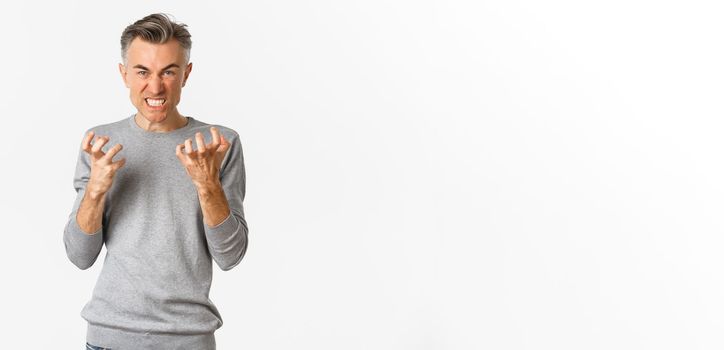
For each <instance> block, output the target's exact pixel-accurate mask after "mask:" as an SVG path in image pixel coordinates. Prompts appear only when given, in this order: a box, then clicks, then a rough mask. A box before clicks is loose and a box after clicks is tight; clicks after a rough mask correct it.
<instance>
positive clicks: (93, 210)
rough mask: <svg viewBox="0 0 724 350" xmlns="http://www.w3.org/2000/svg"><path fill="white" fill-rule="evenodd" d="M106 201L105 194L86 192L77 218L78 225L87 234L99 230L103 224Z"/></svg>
mask: <svg viewBox="0 0 724 350" xmlns="http://www.w3.org/2000/svg"><path fill="white" fill-rule="evenodd" d="M105 202H106V195H105V194H97V193H92V192H85V194H84V195H83V200H82V201H81V203H80V207H78V213H77V214H76V220H77V221H78V227H80V229H81V230H82V231H83V233H85V234H89V235H90V234H93V233H95V232H97V231H98V230H99V229H100V228H101V226H102V225H103V208H104V206H105Z"/></svg>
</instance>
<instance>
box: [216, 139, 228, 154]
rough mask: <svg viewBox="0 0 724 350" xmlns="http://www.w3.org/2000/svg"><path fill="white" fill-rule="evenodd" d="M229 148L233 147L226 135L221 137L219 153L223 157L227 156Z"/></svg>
mask: <svg viewBox="0 0 724 350" xmlns="http://www.w3.org/2000/svg"><path fill="white" fill-rule="evenodd" d="M229 147H231V145H230V144H229V141H227V140H226V138H225V137H224V135H221V144H220V145H219V148H218V149H217V152H220V153H221V154H222V155H224V154H226V151H228V150H229Z"/></svg>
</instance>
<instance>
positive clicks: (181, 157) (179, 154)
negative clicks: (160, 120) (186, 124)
mask: <svg viewBox="0 0 724 350" xmlns="http://www.w3.org/2000/svg"><path fill="white" fill-rule="evenodd" d="M184 148H185V147H184V144H183V143H181V144H178V145H176V157H178V159H179V160H180V161H181V163H182V164H186V161H187V160H188V158H187V156H186V154H185V153H183V151H181V150H182V149H184Z"/></svg>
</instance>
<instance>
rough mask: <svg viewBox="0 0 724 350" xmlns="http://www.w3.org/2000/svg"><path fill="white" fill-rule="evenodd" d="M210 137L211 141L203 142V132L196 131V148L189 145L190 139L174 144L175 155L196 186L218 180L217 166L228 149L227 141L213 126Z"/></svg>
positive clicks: (219, 166)
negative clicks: (208, 142)
mask: <svg viewBox="0 0 724 350" xmlns="http://www.w3.org/2000/svg"><path fill="white" fill-rule="evenodd" d="M211 138H212V142H211V143H210V144H205V143H204V136H203V134H201V133H200V132H197V133H196V150H194V149H193V146H192V145H191V139H187V140H186V142H184V143H182V144H179V145H177V146H176V157H178V159H179V160H180V161H181V164H182V165H183V166H184V167H185V168H186V173H187V174H189V176H190V177H191V181H193V182H194V184H195V185H196V186H197V187H199V186H206V185H209V184H213V183H217V182H218V181H219V168H221V162H222V161H223V160H224V156H225V155H226V152H227V151H228V150H229V142H228V141H227V140H226V139H225V138H224V136H223V135H221V134H219V130H218V129H217V128H215V127H213V126H212V127H211Z"/></svg>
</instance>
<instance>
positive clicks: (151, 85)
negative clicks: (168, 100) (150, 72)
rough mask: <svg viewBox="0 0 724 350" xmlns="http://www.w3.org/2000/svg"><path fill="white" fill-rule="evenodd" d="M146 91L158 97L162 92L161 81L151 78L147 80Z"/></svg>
mask: <svg viewBox="0 0 724 350" xmlns="http://www.w3.org/2000/svg"><path fill="white" fill-rule="evenodd" d="M147 89H148V91H149V92H150V93H152V94H154V95H158V94H160V93H162V92H163V79H161V77H157V76H154V77H151V78H150V79H149V80H148V87H147Z"/></svg>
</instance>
